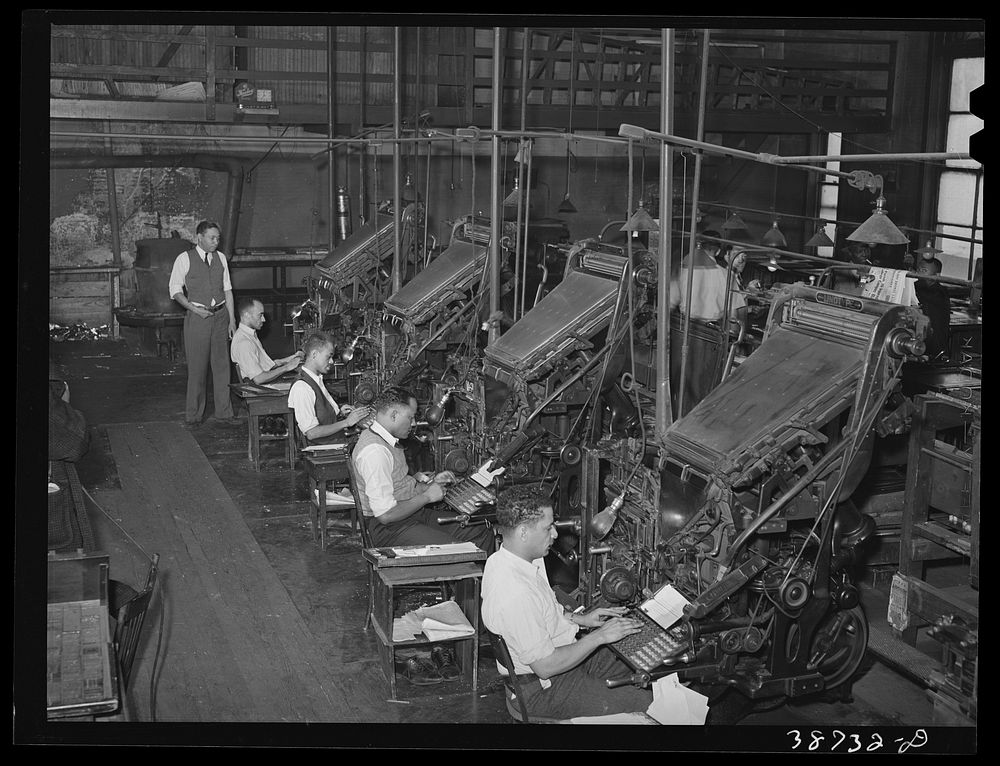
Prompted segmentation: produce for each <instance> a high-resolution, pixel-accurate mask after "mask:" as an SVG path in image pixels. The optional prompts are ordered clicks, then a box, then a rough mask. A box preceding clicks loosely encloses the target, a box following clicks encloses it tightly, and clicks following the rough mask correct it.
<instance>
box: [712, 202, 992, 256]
mask: <svg viewBox="0 0 1000 766" xmlns="http://www.w3.org/2000/svg"><path fill="white" fill-rule="evenodd" d="M698 204H700V205H702V206H705V205H707V206H708V207H721V208H725V209H726V210H737V211H739V212H743V213H760V214H761V215H763V216H766V217H767V218H768V220H771V219H773V218H774V216H775V211H774V210H761V209H760V208H753V207H743V206H742V205H730V204H727V203H725V202H705V201H702V202H699V203H698ZM778 215H780V217H781V218H794V219H797V220H800V221H815V222H817V223H832V224H834V225H835V226H860V225H861V221H840V220H837V219H836V218H817V217H816V216H812V215H799V214H797V213H779V214H778ZM897 228H898V229H900V230H901V231H911V232H913V233H914V234H930V235H932V236H935V237H940V238H941V239H954V240H957V241H959V242H972V243H974V244H977V245H981V244H983V241H982V240H981V239H976V238H975V237H962V236H959V235H957V234H944V233H942V232H938V231H933V230H932V229H917V228H914V227H913V226H897ZM743 244H744V245H746V244H747V243H745V242H744V243H743ZM753 247H756V246H753Z"/></svg>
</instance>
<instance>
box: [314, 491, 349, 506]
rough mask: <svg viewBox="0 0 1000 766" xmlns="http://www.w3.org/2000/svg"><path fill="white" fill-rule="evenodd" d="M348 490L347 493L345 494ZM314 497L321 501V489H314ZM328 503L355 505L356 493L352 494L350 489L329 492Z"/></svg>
mask: <svg viewBox="0 0 1000 766" xmlns="http://www.w3.org/2000/svg"><path fill="white" fill-rule="evenodd" d="M344 492H346V493H347V494H344ZM313 497H315V498H316V502H317V503H318V502H319V490H318V489H314V490H313ZM326 504H327V505H343V506H349V505H354V495H352V494H351V491H350V490H342V491H341V492H327V493H326Z"/></svg>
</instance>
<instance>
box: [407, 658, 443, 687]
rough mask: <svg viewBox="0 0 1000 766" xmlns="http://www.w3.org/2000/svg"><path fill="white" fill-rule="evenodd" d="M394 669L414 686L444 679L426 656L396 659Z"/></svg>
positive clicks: (436, 682)
mask: <svg viewBox="0 0 1000 766" xmlns="http://www.w3.org/2000/svg"><path fill="white" fill-rule="evenodd" d="M396 669H397V670H399V671H400V672H401V673H402V676H403V678H405V679H407V680H408V681H409V682H410V683H411V684H413V685H414V686H430V685H431V684H439V683H441V681H443V680H444V679H443V678H442V677H441V674H440V673H439V672H438V669H437V668H436V667H435V666H434V663H433V662H431V661H430V660H429V659H428V658H427V657H421V656H416V657H407V658H406V659H405V660H396Z"/></svg>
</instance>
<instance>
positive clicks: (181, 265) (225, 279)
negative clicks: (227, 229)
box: [168, 245, 233, 306]
mask: <svg viewBox="0 0 1000 766" xmlns="http://www.w3.org/2000/svg"><path fill="white" fill-rule="evenodd" d="M194 249H195V250H196V251H197V252H198V255H200V256H201V259H202V260H203V261H204V260H205V258H206V256H208V255H209V254H208V253H207V252H205V251H204V250H202V249H201V248H200V247H199V246H198V245H195V246H194ZM211 255H212V257H213V258H215V257H216V256H218V257H219V263H221V264H222V289H223V290H224V291H226V290H228V291H232V289H233V284H232V282H230V281H229V264H228V263H226V256H224V255H223V254H222V253H221V252H219V251H218V250H216V251H215V252H214V253H212V254H211ZM190 270H191V260H190V258H189V257H188V251H187V250H185V251H184V252H183V253H181V254H180V255H178V256H177V258H176V259H175V260H174V267H173V268H172V269H171V270H170V281H169V283H168V285H169V287H168V289H169V290H170V297H171V298H173V297H174V296H175V295H177V293H183V292H184V280H185V279H187V273H188V272H189V271H190ZM212 305H213V306H214V305H215V300H214V299H213V300H212Z"/></svg>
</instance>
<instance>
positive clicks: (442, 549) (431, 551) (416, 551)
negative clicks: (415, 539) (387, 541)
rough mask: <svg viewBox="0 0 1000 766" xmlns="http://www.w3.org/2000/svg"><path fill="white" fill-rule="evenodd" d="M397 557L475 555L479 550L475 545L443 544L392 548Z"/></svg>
mask: <svg viewBox="0 0 1000 766" xmlns="http://www.w3.org/2000/svg"><path fill="white" fill-rule="evenodd" d="M392 550H393V553H395V554H396V555H397V556H443V555H445V554H448V553H475V552H476V551H478V550H479V548H478V547H476V544H475V543H445V544H442V545H419V546H416V545H410V546H406V547H405V548H393V549H392Z"/></svg>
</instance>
